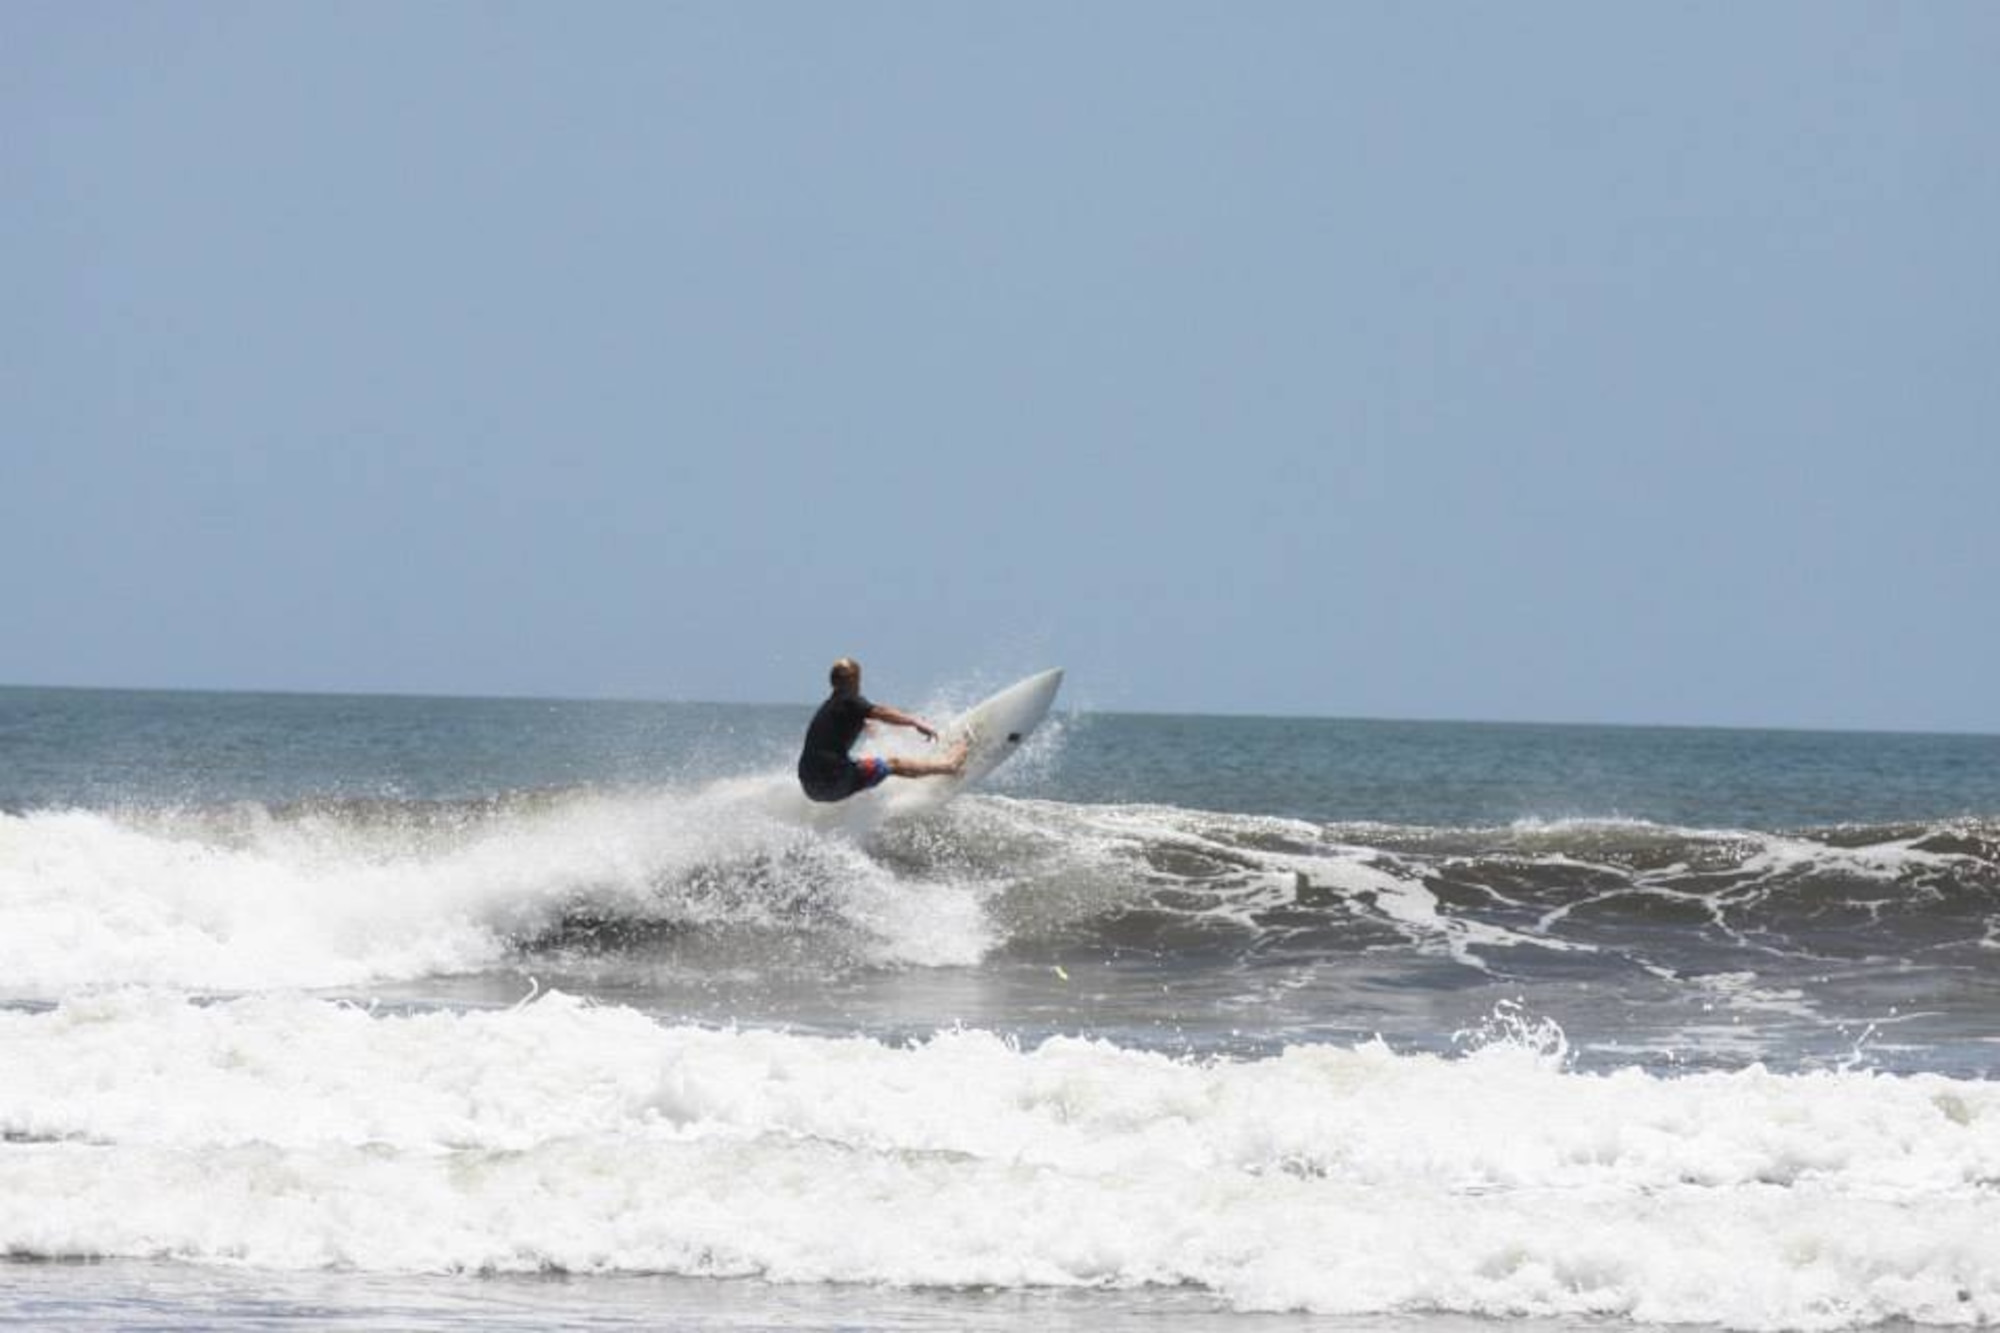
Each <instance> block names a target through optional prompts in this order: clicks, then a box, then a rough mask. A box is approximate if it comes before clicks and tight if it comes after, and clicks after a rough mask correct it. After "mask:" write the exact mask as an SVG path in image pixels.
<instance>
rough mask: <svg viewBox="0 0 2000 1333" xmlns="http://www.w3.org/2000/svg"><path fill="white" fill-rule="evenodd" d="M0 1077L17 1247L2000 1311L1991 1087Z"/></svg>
mask: <svg viewBox="0 0 2000 1333" xmlns="http://www.w3.org/2000/svg"><path fill="white" fill-rule="evenodd" d="M1500 1026H1501V1028H1503V1029H1505V1028H1507V1027H1508V1024H1507V1023H1506V1022H1503V1023H1502V1024H1501V1025H1500ZM0 1067H4V1068H6V1069H7V1070H8V1071H9V1077H8V1078H7V1079H6V1080H4V1082H0V1136H4V1140H5V1141H4V1142H0V1251H4V1252H6V1253H9V1254H12V1255H15V1256H32V1257H43V1258H94V1257H105V1256H133V1257H156V1258H173V1259H180V1260H191V1261H196V1262H204V1263H221V1264H231V1265H251V1266H255V1267H265V1268H288V1269H301V1268H347V1269H358V1270H364V1271H398V1272H401V1271H477V1272H486V1271H517V1270H525V1271H563V1272H652V1273H672V1274H689V1275H732V1276H751V1275H754V1276H758V1277H762V1278H765V1279H768V1280H772V1281H781V1282H840V1283H880V1284H892V1285H903V1286H946V1287H970V1286H978V1287H1028V1286H1094V1287H1114V1288H1136V1287H1145V1286H1180V1285H1190V1286H1195V1287H1199V1288H1203V1289H1206V1290H1209V1291H1212V1292H1215V1293H1216V1294H1217V1295H1218V1296H1219V1297H1220V1298H1221V1299H1223V1300H1224V1301H1225V1302H1227V1303H1228V1304H1229V1305H1231V1306H1232V1307H1234V1308H1237V1309H1241V1310H1310V1311H1322V1312H1339V1313H1349V1314H1385V1313H1394V1314H1406V1313H1410V1312H1415V1311H1451V1312H1465V1313H1470V1314H1480V1315H1509V1316H1512V1315H1599V1316H1602V1315H1611V1316H1623V1317H1627V1318H1630V1319H1634V1320H1639V1321H1646V1322H1663V1323H1667V1322H1673V1323H1709V1324H1717V1325H1722V1326H1725V1327H1731V1328H1744V1329H1826V1328H1838V1327H1848V1326H1856V1325H1862V1324H1869V1323H1875V1322H1879V1321H1883V1320H1891V1319H1907V1320H1915V1321H1920V1322H1937V1323H1953V1324H1973V1323H1987V1322H1993V1321H1995V1320H2000V1087H1996V1086H1995V1085H1993V1084H1991V1083H1989V1082H1984V1081H1968V1080H1958V1079H1952V1078H1948V1077H1945V1076H1942V1075H1935V1074H1924V1075H1915V1076H1908V1077H1892V1076H1886V1075H1881V1074H1874V1073H1866V1072H1858V1071H1848V1072H1823V1073H1810V1074H1791V1075H1781V1074H1775V1073H1770V1072H1767V1071H1765V1070H1763V1069H1761V1068H1754V1067H1753V1068H1748V1069H1742V1070H1737V1071H1733V1072H1727V1073H1705V1074H1692V1075H1683V1076H1678V1077H1659V1076H1656V1075H1654V1074H1649V1073H1646V1072H1643V1071H1640V1070H1637V1069H1621V1070H1617V1071H1615V1072H1610V1073H1606V1074H1585V1073H1580V1072H1578V1071H1577V1070H1575V1069H1574V1068H1572V1067H1570V1066H1569V1065H1568V1064H1567V1063H1566V1061H1565V1058H1564V1052H1563V1048H1562V1044H1561V1041H1560V1038H1559V1035H1555V1034H1551V1033H1550V1032H1548V1031H1547V1030H1546V1028H1543V1027H1538V1026H1537V1025H1535V1024H1533V1023H1527V1024H1525V1025H1523V1024H1522V1023H1521V1022H1520V1021H1518V1020H1516V1021H1514V1023H1513V1025H1512V1031H1511V1033H1506V1032H1503V1033H1502V1034H1500V1035H1497V1036H1496V1035H1492V1034H1489V1036H1488V1038H1487V1039H1485V1040H1483V1041H1474V1042H1472V1043H1470V1044H1469V1047H1468V1049H1467V1050H1466V1051H1465V1052H1464V1053H1462V1054H1460V1055H1458V1056H1456V1057H1453V1058H1441V1057H1439V1056H1436V1055H1429V1054H1411V1053H1399V1052H1397V1051H1395V1050H1392V1049H1390V1048H1389V1047H1388V1046H1386V1045H1384V1044H1382V1043H1380V1042H1371V1043H1366V1044H1363V1045H1359V1046H1331V1045H1307V1046H1295V1047H1292V1048H1289V1049H1286V1050H1285V1051H1283V1052H1282V1053H1281V1054H1277V1055H1274V1056H1271V1057H1269V1058H1262V1059H1236V1060H1231V1059H1211V1060H1190V1059H1171V1058H1168V1057H1166V1056H1163V1055H1159V1054H1155V1053H1149V1052H1145V1051H1138V1050H1131V1049H1125V1048H1121V1047H1119V1046H1116V1045H1113V1044H1111V1043H1107V1042H1101V1041H1086V1040H1077V1039H1060V1038H1059V1039H1054V1040H1050V1041H1047V1042H1044V1043H1042V1044H1040V1045H1038V1046H1034V1047H1032V1048H1030V1047H1023V1046H1021V1045H1019V1044H1017V1043H1015V1042H1013V1041H1010V1040H1007V1039H1005V1038H1003V1037H1000V1036H997V1035H994V1034H991V1033H987V1032H982V1031H973V1030H967V1031H946V1032H940V1033H938V1034H936V1035H935V1036H933V1037H931V1038H929V1039H928V1040H923V1041H916V1042H911V1043H907V1044H900V1045H898V1044H885V1043H882V1042H877V1041H872V1040H867V1039H862V1038H847V1039H839V1040H836V1039H827V1038H819V1037H809V1036H802V1035H797V1034H787V1033H781V1032H770V1031H734V1030H718V1029H712V1028H699V1027H687V1026H675V1025H670V1024H663V1023H660V1022H657V1021H655V1020H652V1019H649V1018H647V1017H645V1016H644V1015H641V1014H639V1013H636V1012H634V1011H632V1010H629V1009H623V1008H619V1007H616V1006H597V1005H591V1004H589V1003H586V1002H582V1001H579V1000H575V999H571V998H569V997H567V996H561V995H552V996H547V997H544V998H542V999H540V1000H538V1001H536V1002H533V1003H529V1004H525V1005H522V1006H520V1007H518V1008H516V1009H514V1010H511V1011H510V1010H499V1011H489V1012H479V1011H473V1012H420V1013H387V1012H370V1011H369V1010H367V1009H364V1008H360V1007H356V1006H352V1005H344V1004H335V1003H328V1002H322V1001H314V1000H310V999H305V998H301V997H296V996H266V997H250V998H244V999H239V1000H235V1001H230V1002H224V1003H214V1004H200V1003H192V1002H189V1001H186V1000H184V999H178V998H173V997H168V996H164V995H162V994H159V993H157V992H117V993H106V994H101V995H95V996H91V997H86V998H78V999H73V1000H70V1001H67V1002H65V1003H63V1004H62V1005H60V1006H58V1007H56V1008H54V1009H51V1010H47V1011H44V1012H35V1013H23V1012H12V1013H0Z"/></svg>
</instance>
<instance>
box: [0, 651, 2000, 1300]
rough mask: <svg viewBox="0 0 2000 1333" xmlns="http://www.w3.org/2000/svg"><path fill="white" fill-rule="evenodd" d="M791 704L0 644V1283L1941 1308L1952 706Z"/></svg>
mask: <svg viewBox="0 0 2000 1333" xmlns="http://www.w3.org/2000/svg"><path fill="white" fill-rule="evenodd" d="M947 702H948V701H947ZM135 718H143V719H145V720H146V722H147V724H148V725H147V728H146V729H145V731H144V732H143V734H142V733H140V732H139V731H137V730H136V729H135V727H134V726H133V722H134V719H135ZM803 721H804V712H803V711H801V710H787V709H726V708H705V707H701V706H693V705H678V706H676V705H608V704H607V705H559V706H558V705H550V704H546V703H541V702H535V701H441V700H430V701H413V700H379V701H369V700H351V699H348V700H315V699H309V698H298V697H292V698H283V697H265V696H135V695H120V694H93V693H90V692H69V691H5V690H0V757H4V758H5V759H6V760H7V766H6V773H7V777H6V778H5V780H4V781H3V782H0V1251H4V1253H5V1254H6V1255H7V1256H8V1259H9V1263H8V1264H6V1265H0V1270H4V1272H0V1314H4V1315H6V1317H8V1318H10V1319H13V1320H16V1321H22V1320H25V1321H27V1322H31V1323H37V1324H42V1325H46V1326H64V1325H65V1324H67V1325H71V1326H76V1327H86V1326H87V1327H100V1326H106V1325H122V1324H125V1323H130V1322H147V1323H148V1324H149V1326H169V1327H173V1326H180V1327H213V1326H219V1327H232V1326H240V1327H251V1326H256V1324H257V1321H258V1320H259V1319H262V1318H265V1317H268V1316H269V1315H271V1314H272V1313H273V1312H274V1311H276V1312H277V1313H279V1314H286V1313H289V1314H290V1315H292V1316H294V1317H306V1316H307V1315H308V1314H309V1313H310V1312H317V1316H318V1317H319V1318H320V1320H321V1321H322V1322H358V1323H361V1324H363V1325H367V1324H369V1323H371V1322H374V1323H379V1324H385V1325H388V1326H397V1327H419V1326H421V1327H443V1328H462V1327H467V1326H474V1325H477V1326H482V1327H486V1326H506V1325H507V1324H508V1322H509V1321H510V1320H518V1321H520V1323H521V1325H522V1326H547V1325H549V1324H552V1323H564V1324H568V1325H572V1326H578V1327H585V1326H614V1325H621V1324H623V1323H625V1322H629V1321H631V1320H634V1319H637V1320H640V1321H642V1322H646V1321H653V1320H658V1321H663V1322H671V1323H673V1324H675V1325H676V1326H684V1327H709V1328H724V1327H727V1328H744V1327H827V1328H832V1327H841V1328H876V1327H881V1328H889V1327H896V1328H905V1327H961V1326H980V1327H994V1328H1023V1327H1028V1326H1038V1327H1046V1326H1049V1325H1051V1324H1054V1325H1058V1326H1061V1325H1067V1324H1071V1323H1073V1324H1075V1325H1077V1326H1080V1327H1124V1326H1132V1327H1136V1326H1138V1325H1140V1324H1145V1325H1146V1326H1148V1327H1157V1326H1158V1325H1159V1323H1160V1322H1162V1321H1165V1322H1167V1323H1187V1324H1191V1325H1192V1324H1199V1325H1201V1326H1210V1325H1211V1324H1213V1323H1214V1322H1215V1321H1218V1320H1219V1321H1223V1322H1224V1324H1225V1326H1226V1325H1227V1323H1228V1322H1230V1321H1254V1320H1256V1319H1258V1318H1260V1317H1263V1316H1266V1315H1269V1314H1272V1313H1277V1312H1283V1313H1287V1314H1289V1315H1291V1316H1293V1317H1295V1318H1298V1319H1302V1320H1305V1321H1307V1322H1308V1323H1310V1324H1315V1325H1317V1324H1322V1323H1323V1324H1326V1325H1327V1326H1329V1327H1342V1328H1345V1327H1351V1326H1353V1325H1352V1321H1355V1320H1368V1321H1376V1322H1375V1323H1373V1324H1371V1326H1373V1327H1379V1324H1380V1321H1389V1322H1392V1323H1409V1324H1411V1325H1413V1326H1425V1325H1433V1324H1435V1325H1439V1326H1440V1327H1441V1326H1442V1325H1443V1322H1444V1321H1448V1320H1451V1319H1455V1318H1461V1317H1472V1318H1478V1319H1484V1320H1491V1319H1507V1320H1514V1319H1527V1320H1544V1321H1546V1320H1553V1321H1556V1322H1558V1323H1580V1322H1590V1323H1591V1324H1592V1325H1593V1326H1596V1325H1597V1324H1600V1323H1601V1322H1602V1321H1605V1320H1611V1321H1618V1322H1624V1323H1629V1324H1634V1325H1652V1324H1686V1323H1692V1324H1709V1325H1715V1326H1721V1327H1727V1328H1737V1329H1759V1330H1763V1329H1770V1330H1781V1329H1800V1330H1806V1329H1811V1330H1819V1329H1835V1328H1850V1327H1861V1326H1866V1325H1870V1324H1876V1323H1882V1322H1902V1323H1916V1324H1925V1325H1951V1326H1980V1325H1986V1324H1991V1323H1995V1322H2000V1084H1996V1083H1995V1082H1994V1081H1993V1078H1992V1074H1993V1070H1994V1066H1995V1054H1996V1037H2000V1033H1996V1032H1995V1029H1994V1023H1993V1015H1994V1013H1995V1003H1996V1000H2000V821H1996V819H1995V813H1996V812H2000V801H1994V803H1993V804H1990V805H1989V804H1987V802H1988V801H1989V800H1993V791H1992V787H1991V786H1990V781H1991V770H1990V769H1989V768H1987V767H1986V766H1985V760H1986V759H1987V758H1989V757H1991V756H1992V755H1993V751H1994V747H1993V746H1992V745H1991V744H1990V743H1989V742H1988V741H1987V740H1986V739H1985V738H1952V737H1944V738H1869V737H1825V738H1819V739H1817V740H1814V739H1812V738H1802V737H1800V736H1797V735H1777V736H1769V735H1766V734H1762V733H1688V734H1674V733H1664V734H1663V733H1657V732H1648V731H1619V730H1617V729H1593V728H1575V729H1521V730H1519V731H1513V732H1510V731H1508V730H1507V729H1493V728H1476V727H1454V726H1448V725H1444V724H1433V725H1432V726H1430V727H1429V728H1425V727H1422V726H1419V725H1416V724H1411V727H1410V728H1409V729H1406V730H1404V731H1400V732H1398V731H1394V730H1384V729H1383V724H1345V725H1344V726H1343V725H1337V724H1310V725H1308V724H1301V725H1299V726H1296V727H1292V728H1289V729H1286V728H1282V727H1279V726H1276V725H1275V724H1270V723H1265V722H1258V721H1255V720H1250V721H1246V720H1241V719H1144V718H1107V719H1097V718H1092V717H1090V716H1089V715H1072V716H1070V717H1067V718H1064V719H1061V720H1059V722H1058V723H1057V724H1055V725H1053V726H1051V727H1050V728H1049V735H1048V736H1047V737H1046V738H1045V739H1044V740H1042V741H1040V742H1038V746H1037V748H1036V749H1035V750H1034V751H1032V752H1031V753H1030V754H1029V755H1027V756H1024V758H1023V762H1022V763H1021V765H1020V767H1019V771H1018V772H1014V771H1003V772H1005V781H1002V782H996V784H995V785H994V787H993V788H992V789H990V790H985V791H981V792H978V793H975V794H971V795H967V796H965V797H963V798H961V799H959V800H956V801H953V802H951V803H950V804H949V805H942V806H938V807H935V808H931V809H924V810H918V811H916V812H914V813H907V814H901V815H897V816H895V817H888V816H886V815H884V814H882V813H881V812H874V813H870V812H869V810H868V809H867V808H866V807H857V808H856V809H855V810H854V811H853V812H851V814H849V815H846V816H843V817H842V818H841V819H840V820H837V821H834V822H832V823H826V822H823V821H822V822H814V821H813V820H810V819H802V818H801V816H800V810H799V803H798V801H797V797H796V793H795V792H794V791H793V790H792V789H791V788H790V787H789V785H788V783H787V781H786V778H785V772H784V751H785V747H786V746H787V745H788V744H791V743H793V742H794V741H795V736H793V734H792V733H793V732H794V731H795V730H796V729H797V728H799V727H802V725H803ZM1190 729H1192V732H1193V733H1194V734H1196V735H1197V736H1198V739H1199V740H1200V742H1201V744H1202V745H1203V746H1204V747H1205V749H1204V753H1207V754H1210V755H1215V756H1221V758H1222V760H1223V761H1224V762H1219V763H1217V764H1215V765H1213V766H1212V767H1213V771H1215V772H1219V773H1223V774H1228V773H1230V772H1232V771H1235V770H1237V769H1239V768H1240V769H1241V771H1242V773H1243V774H1244V776H1243V777H1242V779H1241V780H1240V781H1239V782H1237V783H1235V784H1234V785H1229V784H1227V783H1225V784H1224V785H1221V786H1218V787H1215V788H1214V789H1213V790H1211V791H1210V793H1209V795H1210V797H1211V798H1212V799H1209V800H1206V801H1195V800H1192V799H1190V798H1189V793H1188V792H1187V791H1186V790H1185V789H1184V786H1183V784H1184V782H1185V771H1184V765H1183V764H1182V763H1181V762H1180V758H1181V756H1182V755H1183V754H1184V752H1185V747H1186V744H1187V742H1188V739H1189V735H1190ZM524 736H526V737H530V738H532V739H533V740H534V741H535V743H534V744H531V745H520V744H516V743H514V742H519V741H520V739H521V738H522V737H524ZM1287 736H1289V737H1290V739H1289V741H1288V740H1287V739H1286V737H1287ZM1398 746H1401V747H1403V748H1402V750H1401V751H1400V752H1399V751H1398V749H1397V747H1398ZM1232 747H1234V748H1232ZM1564 747H1567V749H1565V748H1564ZM1113 748H1115V749H1116V750H1117V751H1118V753H1119V754H1120V756H1121V765H1120V766H1118V767H1116V768H1113V767H1108V766H1107V764H1106V761H1105V760H1104V758H1103V753H1104V751H1105V750H1107V749H1113ZM1385 751H1386V752H1387V753H1386V754H1385ZM1399 753H1400V760H1399V757H1398V756H1399ZM725 755H726V756H730V757H729V758H726V759H725V758H723V756H725ZM1510 763H1512V764H1514V765H1515V766H1516V767H1518V768H1519V769H1520V771H1521V773H1522V775H1523V776H1522V780H1521V781H1520V782H1519V783H1518V784H1516V786H1515V787H1514V789H1513V795H1512V796H1511V797H1509V796H1507V795H1505V791H1506V789H1505V788H1504V786H1502V785H1496V784H1497V783H1498V781H1499V778H1500V777H1501V776H1503V775H1504V774H1505V773H1506V772H1507V771H1508V767H1509V764H1510ZM1399 764H1400V766H1401V767H1402V768H1406V769H1407V771H1408V773H1409V777H1408V779H1407V780H1406V781H1405V782H1404V783H1403V784H1402V785H1401V786H1398V785H1397V783H1396V782H1395V781H1393V780H1392V779H1393V777H1394V774H1395V773H1396V772H1397V771H1398V768H1399ZM1440 767H1442V768H1444V769H1449V770H1450V771H1451V772H1453V773H1455V774H1456V775H1457V781H1459V782H1460V783H1461V788H1460V791H1459V794H1458V795H1457V796H1456V797H1454V798H1452V800H1451V802H1448V804H1450V808H1448V809H1441V808H1440V802H1441V800H1444V799H1445V798H1443V797H1441V796H1440V793H1439V789H1438V785H1437V783H1436V782H1435V781H1432V780H1430V779H1431V777H1432V776H1434V774H1435V773H1436V772H1437V771H1438V770H1439V769H1440ZM1565 769H1568V770H1570V771H1573V772H1575V773H1576V774H1577V775H1578V776H1577V779H1576V781H1575V782H1574V783H1573V784H1572V785H1571V786H1570V787H1569V788H1568V789H1566V790H1561V791H1559V792H1557V793H1556V794H1551V787H1550V784H1551V783H1552V782H1556V781H1557V778H1558V776H1559V775H1560V773H1562V772H1563V771H1564V770H1565ZM1274 772H1276V773H1282V774H1284V775H1286V778H1287V786H1286V791H1287V792H1288V793H1289V794H1288V795H1286V796H1284V797H1283V798H1282V799H1273V797H1272V794H1271V791H1270V782H1271V775H1272V774H1273V773H1274ZM1843 774H1844V775H1845V776H1844V777H1843V776H1842V775H1843ZM1941 774H1942V775H1945V776H1941ZM1951 775H1956V776H1951ZM1475 779H1476V780H1475ZM1385 784H1386V785H1385ZM1613 791H1615V792H1617V793H1618V797H1617V799H1616V800H1615V801H1614V800H1610V799H1607V797H1606V795H1605V793H1607V792H1613ZM1742 792H1755V793H1759V795H1758V796H1757V797H1756V798H1755V799H1754V800H1748V799H1745V798H1742V797H1741V796H1740V795H1738V794H1739V793H1742ZM1730 810H1736V811H1739V812H1741V817H1739V818H1728V817H1723V816H1725V815H1727V813H1728V811H1730ZM73 1261H88V1262H87V1263H85V1264H83V1265H82V1266H78V1264H77V1263H75V1262H73ZM550 1283H555V1284H556V1285H555V1286H550V1285H549V1284H550ZM522 1284H527V1285H522ZM159 1293H168V1295H166V1296H164V1297H162V1296H160V1295H159ZM669 1312H670V1317H669ZM1246 1326H1248V1325H1247V1323H1246Z"/></svg>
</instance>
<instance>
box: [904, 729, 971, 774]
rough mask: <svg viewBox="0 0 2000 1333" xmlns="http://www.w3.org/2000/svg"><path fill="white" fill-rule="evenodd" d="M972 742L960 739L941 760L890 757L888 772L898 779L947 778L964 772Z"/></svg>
mask: <svg viewBox="0 0 2000 1333" xmlns="http://www.w3.org/2000/svg"><path fill="white" fill-rule="evenodd" d="M971 744H972V742H971V741H970V740H966V739H963V738H961V739H960V740H959V742H958V744H956V745H954V746H952V747H951V753H949V754H947V755H946V756H945V757H944V758H942V759H905V758H903V757H902V756H900V755H895V756H891V758H890V760H889V771H890V772H891V773H894V774H895V775H896V776H897V777H899V778H948V777H951V776H953V775H955V774H958V773H962V772H964V771H965V752H966V750H967V749H969V748H970V747H971Z"/></svg>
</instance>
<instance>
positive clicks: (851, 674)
mask: <svg viewBox="0 0 2000 1333" xmlns="http://www.w3.org/2000/svg"><path fill="white" fill-rule="evenodd" d="M826 677H827V679H828V680H829V681H831V682H833V688H834V689H836V690H839V691H840V692H841V693H842V694H846V693H848V692H849V691H852V690H858V689H860V688H861V663H859V662H857V661H855V660H854V659H853V658H851V657H843V658H841V659H840V660H839V661H838V662H835V663H834V664H833V670H831V671H829V672H827V673H826Z"/></svg>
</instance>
